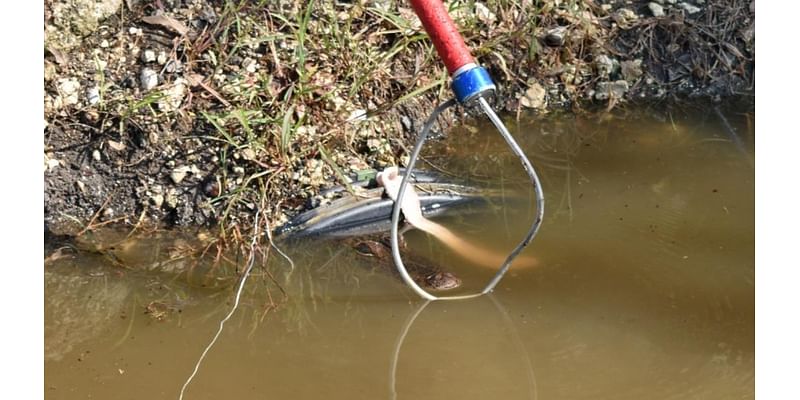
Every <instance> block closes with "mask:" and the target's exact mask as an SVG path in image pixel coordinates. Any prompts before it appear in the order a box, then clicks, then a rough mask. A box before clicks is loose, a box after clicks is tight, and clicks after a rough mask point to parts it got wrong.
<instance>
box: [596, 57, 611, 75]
mask: <svg viewBox="0 0 800 400" xmlns="http://www.w3.org/2000/svg"><path fill="white" fill-rule="evenodd" d="M594 65H595V67H596V68H597V74H598V75H600V76H602V77H607V76H609V75H611V73H612V72H614V69H615V68H614V60H612V59H611V57H609V56H607V55H605V54H602V55H599V56H597V58H596V59H595V61H594Z"/></svg>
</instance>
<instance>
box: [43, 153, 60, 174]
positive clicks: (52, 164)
mask: <svg viewBox="0 0 800 400" xmlns="http://www.w3.org/2000/svg"><path fill="white" fill-rule="evenodd" d="M60 165H61V161H58V160H56V159H55V158H50V156H48V155H47V153H45V154H44V170H45V171H52V170H54V169H56V168H58V166H60Z"/></svg>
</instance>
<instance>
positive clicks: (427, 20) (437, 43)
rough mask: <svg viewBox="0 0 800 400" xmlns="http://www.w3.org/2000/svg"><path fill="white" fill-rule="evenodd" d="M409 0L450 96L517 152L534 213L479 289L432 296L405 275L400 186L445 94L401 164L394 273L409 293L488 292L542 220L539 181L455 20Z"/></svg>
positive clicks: (432, 4)
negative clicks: (473, 109)
mask: <svg viewBox="0 0 800 400" xmlns="http://www.w3.org/2000/svg"><path fill="white" fill-rule="evenodd" d="M410 2H411V6H412V8H413V9H414V12H416V14H417V16H419V19H420V21H422V26H423V27H424V28H425V31H426V32H427V33H428V36H429V37H430V38H431V41H432V42H433V45H434V47H435V48H436V52H437V53H438V54H439V57H441V58H442V61H443V62H444V65H445V66H446V67H447V71H448V72H449V73H450V77H451V79H452V89H453V93H454V94H455V98H456V100H458V102H459V103H461V104H464V105H472V104H475V102H477V104H478V105H479V106H480V108H481V110H483V112H484V113H485V114H486V115H487V116H488V117H489V120H491V121H492V124H494V126H495V127H496V128H497V130H498V131H499V132H500V135H502V136H503V138H504V139H505V141H506V143H507V144H508V146H509V147H510V148H511V151H512V152H513V153H514V154H516V155H517V156H518V157H519V159H520V162H522V166H523V167H524V168H525V172H527V174H528V177H529V178H530V180H531V184H532V185H533V189H534V193H535V196H536V217H535V219H534V221H533V223H532V224H531V227H530V229H529V230H528V233H527V234H526V235H525V237H524V238H523V239H522V241H521V242H520V243H519V244H518V245H517V246H516V247H515V248H514V250H512V251H511V253H510V254H509V255H508V257H507V258H506V260H505V262H503V265H502V266H501V267H500V269H499V270H498V271H497V273H496V274H495V276H494V277H493V278H492V280H491V281H489V284H488V285H486V287H485V288H484V289H483V290H482V291H481V292H479V293H475V294H468V295H460V296H434V295H432V294H430V293H428V292H426V291H425V290H424V289H422V288H421V287H420V286H419V285H417V283H416V282H414V280H413V279H412V278H411V276H410V275H409V274H408V271H407V270H406V267H405V265H404V264H403V260H402V258H401V257H400V246H399V242H398V236H399V234H398V225H399V221H400V209H401V204H402V201H401V200H402V199H403V196H404V195H405V191H406V187H407V185H408V177H409V176H410V174H411V172H412V171H413V169H414V163H416V161H417V157H418V156H419V152H420V149H421V148H422V145H423V144H424V143H425V139H426V137H427V135H428V132H429V131H430V129H431V127H432V126H433V123H434V122H436V118H437V117H438V116H439V114H440V113H441V112H442V111H444V110H445V109H447V108H448V107H451V106H453V105H454V104H455V101H453V100H452V99H451V100H449V101H447V102H445V103H443V104H440V105H439V106H438V107H436V109H434V111H433V113H432V114H431V116H430V117H429V118H428V120H427V121H426V122H425V125H424V126H423V127H422V131H421V132H420V135H419V138H417V143H416V145H415V146H414V149H413V151H412V152H411V157H410V159H409V162H408V165H407V167H406V173H405V174H404V175H403V180H402V183H401V184H400V189H399V192H398V195H397V200H396V201H395V203H394V208H393V209H392V228H391V243H392V257H393V258H394V262H395V265H396V267H397V270H398V272H399V273H400V276H401V277H402V278H403V280H404V281H405V282H406V284H408V285H409V286H410V287H411V288H412V289H414V291H415V292H417V294H419V295H420V296H422V297H423V298H425V299H428V300H458V299H468V298H473V297H478V296H481V295H484V294H486V293H489V292H491V291H492V290H493V289H494V287H495V286H497V284H498V283H499V282H500V280H501V279H502V278H503V275H505V274H506V272H507V271H508V268H509V267H510V266H511V263H512V261H514V258H516V257H517V255H518V254H519V253H520V252H521V251H522V249H524V248H525V247H526V246H527V245H528V244H529V243H530V242H531V241H532V240H533V237H534V236H536V232H538V231H539V227H540V226H541V224H542V218H543V217H544V193H543V192H542V186H541V183H540V182H539V177H538V176H537V175H536V171H535V170H534V169H533V166H532V165H531V162H530V161H529V160H528V158H527V157H526V156H525V153H523V151H522V149H521V148H520V147H519V145H518V144H517V143H516V141H514V138H513V137H512V136H511V134H510V133H509V132H508V129H506V127H505V125H504V124H503V121H501V120H500V118H499V117H498V116H497V114H496V113H495V112H494V110H493V109H492V107H491V106H490V105H489V102H488V101H487V100H486V97H488V96H490V95H492V94H493V93H494V91H495V89H496V87H495V84H494V81H492V78H491V77H490V76H489V72H488V71H487V70H486V69H485V68H483V67H481V66H479V65H478V64H477V63H476V61H475V59H474V58H473V57H472V54H470V51H469V48H467V45H466V44H465V43H464V38H462V37H461V34H460V33H459V32H458V29H457V28H456V25H455V24H454V23H453V20H452V19H451V18H450V15H449V14H448V13H447V10H446V9H445V7H444V4H443V3H442V1H441V0H410Z"/></svg>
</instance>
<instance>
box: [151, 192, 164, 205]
mask: <svg viewBox="0 0 800 400" xmlns="http://www.w3.org/2000/svg"><path fill="white" fill-rule="evenodd" d="M150 202H151V203H153V205H154V206H156V207H161V205H162V204H164V196H163V195H160V194H154V195H152V196H150Z"/></svg>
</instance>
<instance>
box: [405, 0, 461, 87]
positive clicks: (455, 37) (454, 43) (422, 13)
mask: <svg viewBox="0 0 800 400" xmlns="http://www.w3.org/2000/svg"><path fill="white" fill-rule="evenodd" d="M410 2H411V7H412V8H414V12H416V13H417V16H418V17H419V19H420V21H422V26H423V27H425V31H426V32H428V36H430V38H431V41H432V42H433V46H434V47H436V52H437V53H439V57H441V58H442V60H443V61H444V65H445V66H446V67H447V71H448V72H449V73H450V75H453V73H454V72H456V71H457V70H458V69H459V68H461V67H463V66H464V65H467V64H470V63H475V59H474V58H472V55H471V54H470V52H469V49H468V48H467V45H466V44H465V43H464V38H462V37H461V34H460V33H458V29H457V28H456V25H455V24H454V23H453V20H452V19H450V14H448V13H447V10H446V9H445V8H444V4H443V3H442V0H410Z"/></svg>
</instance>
